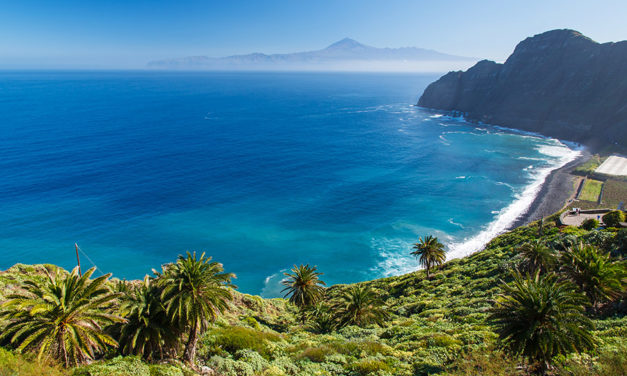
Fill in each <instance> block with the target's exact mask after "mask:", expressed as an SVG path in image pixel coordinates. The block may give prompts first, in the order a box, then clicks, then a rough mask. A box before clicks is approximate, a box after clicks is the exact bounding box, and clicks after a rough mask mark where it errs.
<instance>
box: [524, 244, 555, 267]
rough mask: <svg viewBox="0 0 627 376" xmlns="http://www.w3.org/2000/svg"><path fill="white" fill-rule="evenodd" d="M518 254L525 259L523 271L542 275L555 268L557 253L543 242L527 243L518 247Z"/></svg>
mask: <svg viewBox="0 0 627 376" xmlns="http://www.w3.org/2000/svg"><path fill="white" fill-rule="evenodd" d="M518 252H519V254H520V255H521V256H522V258H523V262H522V265H521V267H522V270H523V271H526V272H528V273H532V274H534V273H535V272H536V271H540V272H542V273H544V272H547V271H549V270H551V269H552V268H553V266H554V265H555V261H556V256H555V251H553V250H552V249H551V248H549V247H547V246H546V245H545V244H544V242H542V241H541V240H536V241H532V242H529V243H525V244H523V245H521V246H520V247H518Z"/></svg>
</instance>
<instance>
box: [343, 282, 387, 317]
mask: <svg viewBox="0 0 627 376" xmlns="http://www.w3.org/2000/svg"><path fill="white" fill-rule="evenodd" d="M382 305H383V303H382V301H381V299H379V297H378V296H377V295H376V293H375V292H374V291H373V290H372V289H370V288H369V287H366V286H359V285H355V286H352V287H351V288H349V289H348V290H347V291H345V292H344V293H343V294H342V295H341V296H340V297H339V301H338V302H337V304H336V310H337V313H338V317H339V318H340V323H341V324H342V325H343V326H344V325H357V326H363V325H368V324H377V325H383V322H384V321H385V320H386V319H387V318H388V314H387V311H386V310H385V309H383V308H381V306H382Z"/></svg>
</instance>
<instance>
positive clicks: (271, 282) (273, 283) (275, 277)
mask: <svg viewBox="0 0 627 376" xmlns="http://www.w3.org/2000/svg"><path fill="white" fill-rule="evenodd" d="M286 271H287V269H282V270H279V271H278V272H276V273H274V274H270V275H269V276H267V277H266V279H265V280H264V281H263V288H262V289H261V294H259V295H261V297H262V298H276V297H277V296H283V294H282V293H281V291H282V290H283V288H284V286H283V285H282V284H281V282H283V281H284V280H285V279H286V277H285V275H284V274H283V273H285V272H286Z"/></svg>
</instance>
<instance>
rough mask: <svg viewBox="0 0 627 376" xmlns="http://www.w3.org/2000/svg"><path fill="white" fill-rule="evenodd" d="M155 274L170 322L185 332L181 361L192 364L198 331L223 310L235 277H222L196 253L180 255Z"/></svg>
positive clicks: (217, 267) (217, 268)
mask: <svg viewBox="0 0 627 376" xmlns="http://www.w3.org/2000/svg"><path fill="white" fill-rule="evenodd" d="M155 274H156V276H157V278H158V279H159V281H158V283H159V285H160V286H161V287H162V288H163V291H162V293H161V299H162V300H163V303H164V306H165V309H166V313H167V314H168V316H169V317H170V320H171V321H172V322H173V323H177V324H178V325H180V326H181V327H184V328H186V329H187V330H188V331H189V334H188V337H187V342H186V344H185V350H184V353H183V359H184V360H185V361H187V362H189V363H190V364H194V362H195V359H196V346H197V344H198V337H199V334H200V331H201V330H205V329H206V328H207V324H208V323H209V322H210V321H214V320H215V319H216V318H217V317H218V316H219V315H220V314H221V313H223V312H224V311H225V310H226V309H227V307H228V302H229V301H230V300H231V299H232V295H231V290H230V288H231V287H235V286H234V285H232V284H231V279H232V278H235V275H234V274H233V273H225V272H224V268H223V267H222V264H220V263H218V262H215V261H214V262H212V261H211V257H205V254H204V253H203V254H202V255H200V257H197V256H196V252H194V253H193V254H192V253H190V252H187V255H186V256H182V255H180V256H179V257H178V259H177V261H176V263H174V264H169V265H166V266H164V268H163V272H162V273H158V272H156V271H155Z"/></svg>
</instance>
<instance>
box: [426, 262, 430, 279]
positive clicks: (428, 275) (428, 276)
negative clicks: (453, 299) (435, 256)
mask: <svg viewBox="0 0 627 376" xmlns="http://www.w3.org/2000/svg"><path fill="white" fill-rule="evenodd" d="M430 266H431V265H429V264H427V279H429V278H431V277H430V274H429V269H431V268H430Z"/></svg>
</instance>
